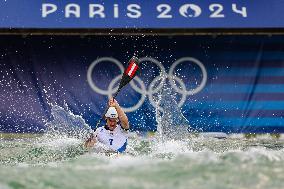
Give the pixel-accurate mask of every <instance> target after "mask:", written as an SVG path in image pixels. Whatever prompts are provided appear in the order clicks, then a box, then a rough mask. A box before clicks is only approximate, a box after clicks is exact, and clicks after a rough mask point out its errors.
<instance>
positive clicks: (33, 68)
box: [0, 36, 284, 132]
mask: <svg viewBox="0 0 284 189" xmlns="http://www.w3.org/2000/svg"><path fill="white" fill-rule="evenodd" d="M0 40H1V44H0V52H1V54H0V104H1V106H0V131H3V132H43V131H44V130H45V126H44V124H45V123H46V122H47V121H49V120H51V119H52V116H51V114H50V111H51V106H52V105H51V104H53V105H54V104H58V105H60V106H62V107H65V106H68V107H69V109H70V110H71V111H72V112H73V113H74V114H77V115H82V117H83V118H84V119H85V120H86V122H87V123H88V124H90V125H91V126H94V125H95V123H96V121H97V119H98V118H99V117H100V115H101V113H102V112H103V110H104V108H105V103H106V101H107V96H105V95H101V94H98V93H96V92H95V91H93V90H92V89H91V87H90V85H89V83H88V82H87V70H88V68H89V66H90V65H91V63H92V62H93V61H94V60H96V59H97V58H100V57H113V58H115V59H117V60H119V61H120V62H121V63H122V64H123V65H124V66H126V63H127V61H128V60H129V58H130V57H132V56H133V55H134V54H135V55H136V56H138V57H140V58H141V57H145V56H148V57H153V58H156V59H157V60H159V61H160V62H161V63H162V65H163V66H164V67H165V69H166V72H167V73H168V70H169V68H170V67H171V66H172V64H173V62H174V61H176V60H177V59H179V58H181V57H194V58H196V59H198V60H199V61H201V62H202V64H203V65H204V66H205V68H206V70H207V74H208V79H207V82H206V85H205V87H204V88H203V89H202V90H201V91H200V92H199V93H197V94H194V95H189V96H187V97H186V101H185V103H184V104H183V106H182V111H183V112H184V116H185V117H186V118H187V119H188V120H189V122H190V124H191V126H192V127H194V128H197V129H201V130H203V131H223V132H283V131H284V119H283V115H284V53H283V47H284V46H283V44H284V37H283V36H218V37H216V36H215V37H214V36H213V37H212V36H175V37H172V36H171V37H167V36H159V37H150V36H146V37H145V36H144V37H143V36H129V37H127V36H124V37H123V36H52V37H51V36H29V37H27V36H0ZM141 67H142V70H141V72H140V74H139V75H138V77H139V78H141V80H143V82H144V83H145V85H146V86H149V83H150V82H151V81H152V80H153V79H154V78H155V77H156V76H157V75H158V74H159V69H158V67H157V66H156V65H154V64H152V63H151V62H144V63H143V64H142V65H141ZM175 70H176V71H175V73H176V75H177V76H179V77H180V78H181V79H182V80H183V82H184V84H185V85H186V87H187V90H189V89H190V88H194V87H196V86H198V85H199V84H200V81H201V78H202V74H201V71H200V68H199V67H198V66H196V65H194V64H190V62H184V63H182V64H180V65H178V66H177V68H176V69H175ZM119 73H120V72H119V71H118V69H117V68H116V66H114V64H113V63H111V62H108V61H105V62H101V63H100V64H98V66H97V67H96V68H95V69H94V70H93V72H92V79H93V81H95V83H96V84H97V85H98V86H99V87H101V88H102V89H107V87H108V86H109V83H110V81H111V80H112V79H113V78H114V77H116V76H117V75H119ZM140 97H141V94H140V93H138V92H136V91H135V90H133V89H132V88H131V87H130V86H128V87H127V88H125V89H123V91H122V93H121V94H120V95H119V97H118V101H119V102H120V104H121V105H122V106H125V107H130V106H133V105H134V104H136V103H137V101H138V100H139V99H140ZM180 97H181V95H179V94H177V100H179V99H180ZM128 116H129V118H130V122H131V125H132V129H133V130H140V131H148V130H156V121H155V108H154V107H153V106H152V105H151V104H150V103H149V98H148V96H146V101H145V102H144V103H143V105H142V106H141V107H140V108H139V109H138V110H137V111H135V112H131V113H128Z"/></svg>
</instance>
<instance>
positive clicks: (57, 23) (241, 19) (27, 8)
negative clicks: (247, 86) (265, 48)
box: [0, 0, 284, 29]
mask: <svg viewBox="0 0 284 189" xmlns="http://www.w3.org/2000/svg"><path fill="white" fill-rule="evenodd" d="M282 7H284V1H279V0H271V1H267V0H255V1H243V0H234V1H231V0H215V1H213V0H208V1H197V0H192V1H187V0H179V1H174V0H147V1H138V0H129V1H102V0H97V1H93V0H86V1H85V0H84V1H79V0H73V1H69V0H64V1H57V0H45V1H40V0H28V1H27V0H26V1H24V0H5V1H1V2H0V28H10V29H11V28H27V29H31V28H88V29H90V28H104V29H110V28H123V29H128V28H158V29H161V28H166V29H168V28H189V29H198V28H206V29H208V28H283V26H284V22H283V20H284V15H283V8H282Z"/></svg>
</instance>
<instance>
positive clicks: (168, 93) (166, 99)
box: [156, 78, 192, 140]
mask: <svg viewBox="0 0 284 189" xmlns="http://www.w3.org/2000/svg"><path fill="white" fill-rule="evenodd" d="M162 82H163V85H162V88H161V89H160V90H159V91H158V94H157V97H156V102H157V106H156V120H157V123H158V125H157V128H158V133H159V134H160V137H161V138H162V140H168V139H176V140H183V139H188V137H189V136H190V135H189V134H190V132H192V129H191V128H190V123H189V121H188V120H187V119H186V118H185V117H184V115H183V113H182V111H181V109H180V108H179V106H178V103H177V95H178V94H177V92H176V91H174V89H173V88H171V87H170V85H169V83H168V82H167V79H166V78H165V79H163V81H162Z"/></svg>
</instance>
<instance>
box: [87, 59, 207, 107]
mask: <svg viewBox="0 0 284 189" xmlns="http://www.w3.org/2000/svg"><path fill="white" fill-rule="evenodd" d="M103 61H108V62H112V63H114V64H115V65H116V66H118V68H119V70H120V72H121V74H120V75H118V76H116V77H115V78H114V79H113V80H112V81H111V82H110V84H109V86H108V88H107V90H103V89H101V88H99V87H98V86H97V85H96V84H95V83H94V81H93V78H92V73H93V70H94V68H95V66H96V65H97V64H99V63H100V62H103ZM139 61H140V62H141V64H142V63H143V62H150V63H153V64H155V65H156V66H158V68H159V69H160V75H158V76H156V77H155V78H154V79H153V81H152V82H151V83H150V84H149V86H148V87H146V86H145V84H144V82H143V81H142V80H141V79H140V78H139V77H138V76H136V77H135V78H134V80H135V82H136V83H138V85H139V86H137V84H136V83H134V81H131V82H130V86H131V87H132V88H133V89H134V90H135V91H136V92H138V93H140V94H141V97H140V99H139V101H138V102H137V104H135V105H134V106H132V107H127V108H125V107H123V109H124V111H125V112H133V111H135V110H137V109H139V108H140V107H141V106H142V104H143V103H144V101H145V100H146V96H148V97H149V101H150V103H151V104H152V105H153V106H154V107H157V106H158V103H157V102H155V100H154V97H153V95H154V94H155V93H157V92H158V91H160V90H161V89H162V87H163V85H164V82H165V80H166V79H168V80H169V81H170V85H171V86H172V87H173V89H174V90H175V91H176V92H177V93H179V94H181V95H182V96H181V99H180V101H179V102H178V106H179V107H182V106H183V104H184V103H185V101H186V98H187V96H188V95H194V94H196V93H199V92H200V91H201V90H202V89H203V88H204V87H205V85H206V82H207V71H206V68H205V66H204V65H203V64H202V63H201V62H200V61H199V60H197V59H195V58H192V57H182V58H180V59H178V60H176V61H175V62H174V63H173V64H172V65H171V67H170V69H169V73H168V74H167V73H166V69H165V67H164V66H163V65H162V64H161V63H160V62H159V61H158V60H157V59H154V58H151V57H144V58H140V59H139ZM185 61H187V62H192V63H194V64H196V65H197V66H199V68H200V69H201V72H202V81H201V83H200V85H198V86H197V87H196V88H194V89H190V90H187V89H186V85H185V83H184V82H183V81H182V79H181V78H179V77H177V76H176V75H175V73H174V71H175V68H176V67H177V66H178V65H179V64H180V63H182V62H185ZM123 71H124V68H123V65H122V64H121V63H120V62H119V61H118V60H117V59H115V58H112V57H101V58H99V59H97V60H95V61H94V62H92V63H91V65H90V66H89V68H88V71H87V81H88V83H89V85H90V87H91V88H92V90H94V91H95V92H96V93H98V94H101V95H106V96H108V98H111V97H112V95H113V94H114V93H115V92H116V90H117V88H118V86H117V87H115V84H116V83H117V82H118V81H119V79H120V78H121V75H122V73H123ZM159 81H160V82H159ZM174 81H176V82H177V83H178V84H179V87H178V86H177V85H176V84H175V82H174ZM157 83H159V84H158V86H156V84H157Z"/></svg>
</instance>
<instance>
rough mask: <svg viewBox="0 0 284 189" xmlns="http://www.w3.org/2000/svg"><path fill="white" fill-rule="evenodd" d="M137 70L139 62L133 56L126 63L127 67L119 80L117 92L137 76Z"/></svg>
mask: <svg viewBox="0 0 284 189" xmlns="http://www.w3.org/2000/svg"><path fill="white" fill-rule="evenodd" d="M138 69H139V60H138V58H136V57H135V56H133V57H132V58H131V59H130V60H129V62H128V66H127V68H126V69H125V71H124V73H123V76H122V78H121V81H120V84H119V88H118V91H119V90H120V89H121V88H122V87H124V86H125V85H127V84H128V83H129V82H130V81H131V80H132V79H133V78H134V77H135V75H136V74H137V72H138Z"/></svg>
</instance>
